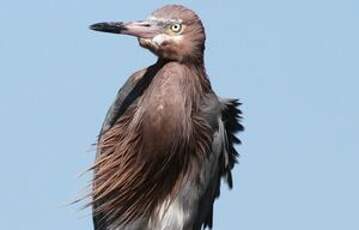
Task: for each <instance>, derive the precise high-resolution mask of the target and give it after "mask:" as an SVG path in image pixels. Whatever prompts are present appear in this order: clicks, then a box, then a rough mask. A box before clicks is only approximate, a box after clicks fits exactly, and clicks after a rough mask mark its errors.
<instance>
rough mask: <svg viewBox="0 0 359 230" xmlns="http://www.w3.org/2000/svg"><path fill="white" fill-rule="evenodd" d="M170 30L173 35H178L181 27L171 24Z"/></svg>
mask: <svg viewBox="0 0 359 230" xmlns="http://www.w3.org/2000/svg"><path fill="white" fill-rule="evenodd" d="M171 30H172V31H173V32H175V33H178V32H180V31H181V30H182V25H181V24H178V23H176V24H173V25H171Z"/></svg>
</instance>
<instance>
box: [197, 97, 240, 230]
mask: <svg viewBox="0 0 359 230" xmlns="http://www.w3.org/2000/svg"><path fill="white" fill-rule="evenodd" d="M219 102H220V119H219V121H218V127H217V129H218V131H217V132H216V133H215V138H214V145H217V146H220V147H219V148H216V147H214V148H213V151H216V152H217V151H218V152H219V158H218V167H217V170H216V172H215V173H214V175H213V177H212V178H211V179H210V181H209V183H208V187H207V190H206V192H205V195H204V196H203V198H202V199H201V204H200V206H202V208H203V209H204V210H207V212H206V214H205V215H206V216H205V217H204V219H203V222H202V223H201V225H202V226H203V227H204V228H206V227H209V228H212V225H213V204H214V200H215V199H216V198H218V197H219V195H220V186H221V183H220V182H221V178H223V179H225V181H226V182H227V184H228V186H229V188H232V187H233V180H232V173H231V170H232V169H233V167H234V165H235V163H237V158H238V156H239V154H238V152H237V150H236V149H235V147H234V145H235V144H240V143H241V142H240V140H239V139H238V138H237V137H236V136H235V134H236V133H237V132H239V131H243V130H244V127H243V126H242V125H241V124H240V120H241V118H242V117H241V115H242V112H241V110H240V109H239V106H240V103H239V101H238V100H237V99H221V100H220V101H219ZM214 154H216V153H214ZM203 209H202V210H203Z"/></svg>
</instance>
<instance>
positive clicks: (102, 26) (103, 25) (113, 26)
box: [89, 22, 126, 34]
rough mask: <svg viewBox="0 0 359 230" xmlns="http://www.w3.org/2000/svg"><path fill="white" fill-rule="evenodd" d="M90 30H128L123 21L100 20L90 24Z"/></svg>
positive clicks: (112, 31)
mask: <svg viewBox="0 0 359 230" xmlns="http://www.w3.org/2000/svg"><path fill="white" fill-rule="evenodd" d="M89 28H90V30H95V31H100V32H107V33H115V34H120V33H122V31H124V30H126V28H125V27H124V24H123V23H122V22H100V23H96V24H92V25H90V26H89Z"/></svg>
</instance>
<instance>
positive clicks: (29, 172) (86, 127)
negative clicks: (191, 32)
mask: <svg viewBox="0 0 359 230" xmlns="http://www.w3.org/2000/svg"><path fill="white" fill-rule="evenodd" d="M174 2H176V3H183V4H185V5H187V6H188V7H190V8H193V9H194V10H196V11H197V12H198V14H199V15H200V16H201V18H202V19H203V22H204V24H205V26H206V29H207V35H208V40H207V49H206V64H207V70H208V73H209V75H210V78H211V81H212V84H213V87H214V88H215V89H216V91H217V93H218V94H219V95H221V96H224V97H238V98H240V99H241V100H242V102H243V103H244V105H243V111H244V116H245V119H244V124H245V126H246V129H247V130H246V132H245V133H243V135H241V139H242V140H243V143H244V144H243V145H242V146H241V147H240V148H239V151H240V152H241V154H242V156H241V160H240V162H241V163H240V165H239V166H237V168H236V170H235V175H234V176H235V189H234V190H233V191H231V192H228V190H227V189H226V188H225V187H224V189H222V190H223V192H222V197H221V199H220V200H219V201H218V202H216V209H215V220H214V221H215V225H214V226H215V230H227V229H243V230H263V229H273V230H288V229H291V230H303V229H306V230H317V229H326V230H337V229H345V230H351V229H353V230H354V229H355V230H357V229H359V218H358V215H359V195H358V194H359V184H358V177H359V155H358V154H359V140H358V137H359V131H358V130H359V122H358V118H359V105H358V100H359V92H358V87H359V80H358V79H359V45H358V42H359V27H358V24H359V2H358V1H355V0H352V1H350V0H341V1H339V0H337V1H331V0H325V1H324V0H321V1H320V0H302V1H284V0H282V1H280V0H271V1H266V0H251V1H242V0H240V1H234V0H232V1H218V0H217V1H158V0H157V1H137V0H132V1H115V0H109V1H70V0H61V1H59V0H57V1H54V0H46V1H45V0H32V1H19V0H13V1H5V0H0V29H1V35H0V63H1V64H0V87H1V88H0V105H1V107H0V110H1V111H0V112H1V113H0V118H1V119H0V127H1V132H0V140H1V154H0V162H1V167H0V181H1V187H0V188H1V190H0V204H1V208H0V229H4V230H5V229H11V230H29V229H31V230H35V229H36V230H49V229H51V230H64V229H76V230H80V229H83V230H90V229H92V222H91V219H90V216H89V215H88V214H89V211H88V210H87V211H79V209H78V207H74V206H66V204H67V203H68V202H69V201H71V200H72V199H73V198H75V197H77V195H78V194H80V192H81V190H82V189H83V188H84V187H85V186H86V184H87V181H88V180H89V179H90V177H89V175H87V176H84V177H80V178H79V177H77V176H78V174H79V173H81V172H83V171H84V170H85V169H86V168H87V167H88V166H89V165H90V164H91V162H92V160H93V158H94V152H93V151H92V150H93V147H91V144H92V143H94V142H95V140H96V135H97V132H98V130H99V128H100V125H101V122H102V119H103V117H104V115H105V112H106V110H107V108H108V106H109V105H110V103H111V102H112V100H113V98H114V96H115V93H116V91H117V89H118V88H119V87H120V86H121V85H122V83H123V82H124V81H125V80H126V78H127V77H128V76H129V75H130V74H131V73H132V72H134V71H135V70H137V69H140V68H142V67H144V66H147V65H150V64H151V63H153V62H154V61H155V58H154V56H153V55H151V54H150V53H149V52H147V51H145V50H143V49H141V48H139V47H138V45H137V41H136V39H134V38H130V37H123V36H122V37H120V36H116V35H110V34H101V33H95V32H92V31H90V30H88V28H87V27H88V25H89V24H91V23H95V22H99V21H104V20H131V19H141V18H144V17H145V16H146V15H148V14H149V13H150V12H151V11H152V10H153V9H156V8H157V7H159V6H161V5H164V4H166V3H174Z"/></svg>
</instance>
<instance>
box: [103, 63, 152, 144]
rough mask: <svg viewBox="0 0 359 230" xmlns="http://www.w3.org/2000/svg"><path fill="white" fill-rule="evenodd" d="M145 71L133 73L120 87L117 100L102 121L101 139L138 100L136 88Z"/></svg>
mask: <svg viewBox="0 0 359 230" xmlns="http://www.w3.org/2000/svg"><path fill="white" fill-rule="evenodd" d="M144 73H145V70H141V71H138V72H136V73H134V74H132V75H131V76H130V77H129V78H128V80H127V81H126V83H125V84H124V85H123V86H122V87H121V88H120V90H119V91H118V93H117V95H116V99H115V101H114V102H113V103H112V105H111V107H110V108H109V110H108V111H107V113H106V117H105V120H104V122H103V123H102V128H101V131H100V135H99V139H100V137H101V136H102V135H103V134H104V133H105V132H106V131H108V130H109V129H110V128H111V127H112V126H113V125H114V124H115V122H116V121H117V120H118V119H119V118H120V117H121V115H122V114H123V113H124V112H125V111H126V109H127V108H128V107H129V106H130V105H131V104H132V103H134V102H135V101H136V99H137V98H138V96H139V95H138V94H137V95H136V93H135V92H134V91H135V90H134V89H135V87H136V85H137V84H138V83H139V81H140V80H141V79H142V77H143V75H144Z"/></svg>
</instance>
